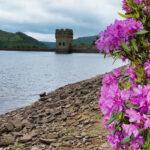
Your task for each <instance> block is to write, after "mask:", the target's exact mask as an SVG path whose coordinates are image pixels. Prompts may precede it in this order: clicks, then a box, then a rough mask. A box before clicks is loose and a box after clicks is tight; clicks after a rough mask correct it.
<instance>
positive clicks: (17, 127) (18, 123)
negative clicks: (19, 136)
mask: <svg viewBox="0 0 150 150" xmlns="http://www.w3.org/2000/svg"><path fill="white" fill-rule="evenodd" d="M12 123H13V125H14V127H15V131H18V132H19V131H21V130H22V129H23V124H22V121H21V120H19V119H16V120H13V121H12Z"/></svg>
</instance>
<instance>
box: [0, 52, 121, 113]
mask: <svg viewBox="0 0 150 150" xmlns="http://www.w3.org/2000/svg"><path fill="white" fill-rule="evenodd" d="M122 65H124V64H123V63H122V62H121V60H118V61H116V62H115V63H114V64H113V59H112V58H106V59H104V57H103V55H101V54H61V55H58V54H55V53H49V52H17V51H13V52H12V51H0V114H2V113H5V112H8V111H11V110H13V109H16V108H18V107H23V106H26V105H29V104H31V103H32V102H34V101H36V100H37V99H38V95H39V93H42V92H44V91H46V92H50V91H53V90H55V89H57V88H58V87H61V86H64V85H66V84H69V83H74V82H77V81H80V80H84V79H88V78H91V77H93V76H95V75H98V74H103V73H105V72H109V71H111V70H112V69H113V68H117V67H120V66H122Z"/></svg>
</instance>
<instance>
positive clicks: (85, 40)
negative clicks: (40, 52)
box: [43, 36, 97, 48]
mask: <svg viewBox="0 0 150 150" xmlns="http://www.w3.org/2000/svg"><path fill="white" fill-rule="evenodd" d="M96 39H97V36H88V37H79V38H77V39H74V40H73V46H91V45H93V43H94V42H95V40H96ZM43 43H44V44H45V45H46V46H47V47H48V48H55V47H56V43H55V42H43Z"/></svg>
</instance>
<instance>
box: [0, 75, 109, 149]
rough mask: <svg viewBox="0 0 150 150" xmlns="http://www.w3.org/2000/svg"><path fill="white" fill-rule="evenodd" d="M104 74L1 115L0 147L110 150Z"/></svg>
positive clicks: (65, 87)
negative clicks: (103, 109) (101, 102)
mask: <svg viewBox="0 0 150 150" xmlns="http://www.w3.org/2000/svg"><path fill="white" fill-rule="evenodd" d="M101 80H102V76H97V77H94V78H92V79H88V80H84V81H81V82H78V83H75V84H69V85H66V86H64V87H61V88H59V89H57V90H56V91H54V92H51V93H48V94H46V95H45V94H42V95H41V98H40V99H39V100H38V101H37V102H35V103H33V104H32V105H31V106H27V107H24V108H20V109H17V110H15V111H12V112H9V113H6V114H4V115H0V150H16V149H17V150H98V149H99V150H109V149H110V148H109V146H108V144H107V142H106V130H105V129H104V128H103V126H102V114H101V113H100V111H99V108H98V98H99V90H100V86H101Z"/></svg>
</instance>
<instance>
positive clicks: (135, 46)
mask: <svg viewBox="0 0 150 150" xmlns="http://www.w3.org/2000/svg"><path fill="white" fill-rule="evenodd" d="M131 44H132V46H133V48H134V49H135V50H136V51H138V47H137V43H136V40H135V39H132V40H131Z"/></svg>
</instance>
